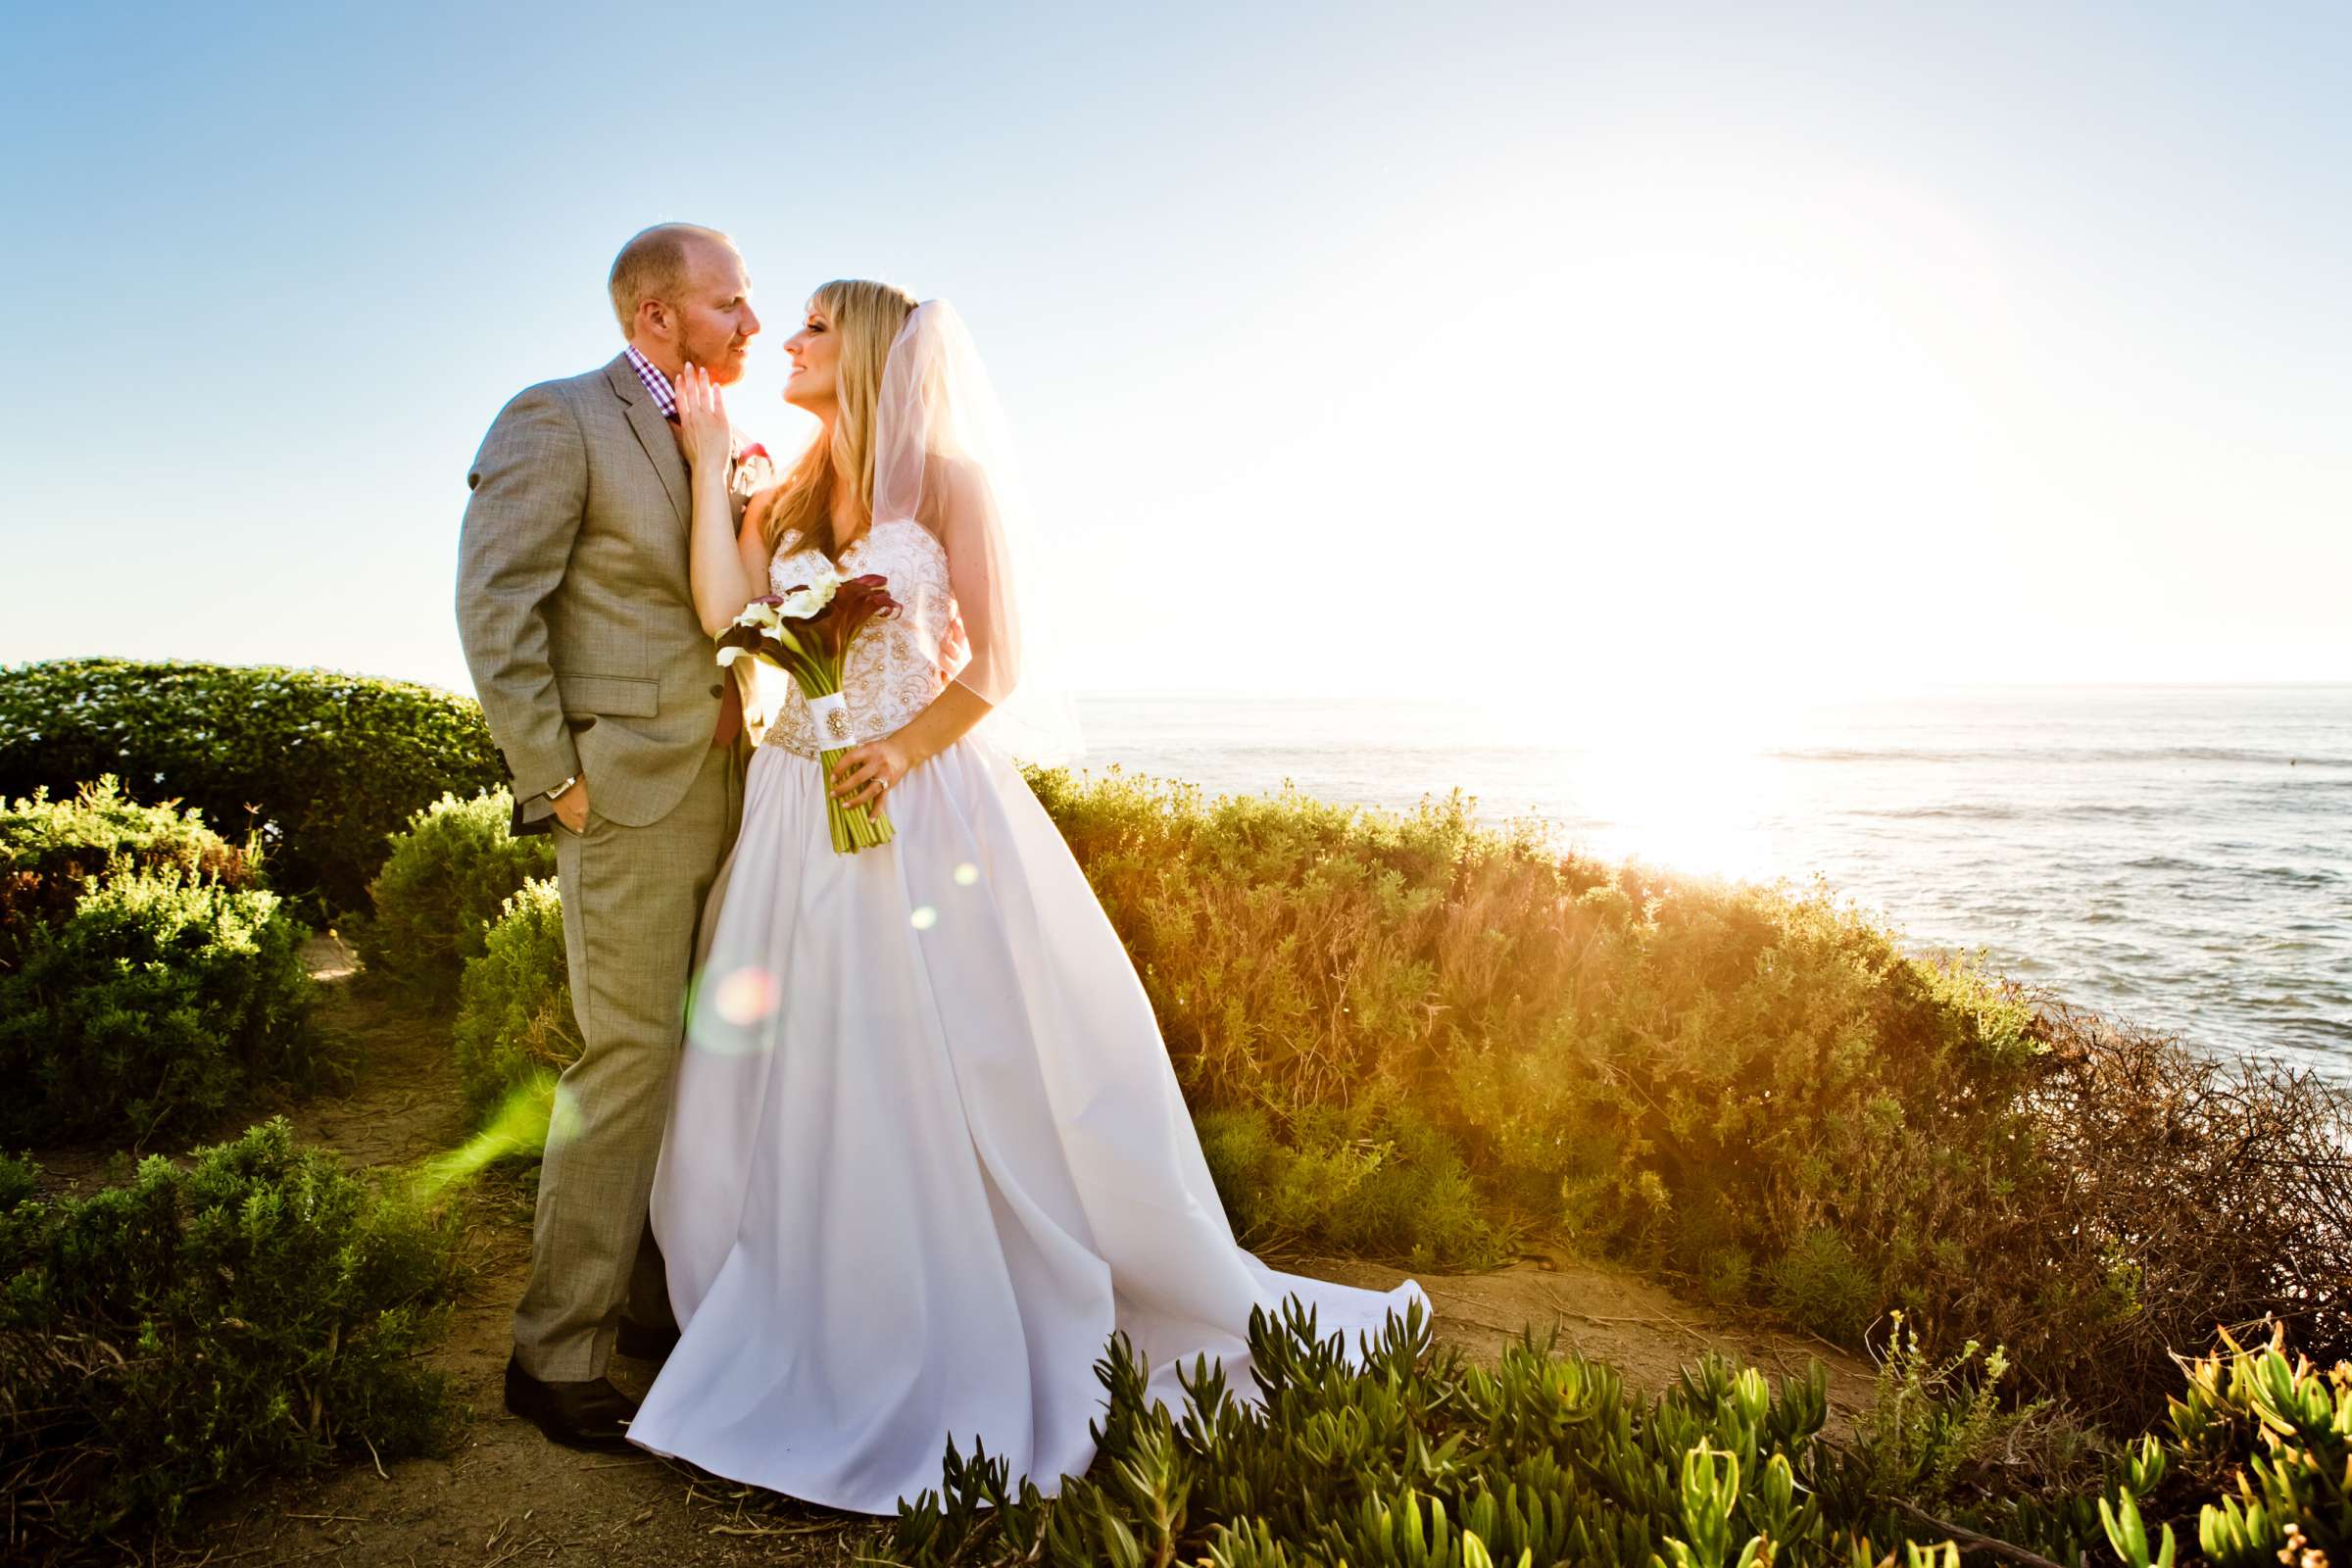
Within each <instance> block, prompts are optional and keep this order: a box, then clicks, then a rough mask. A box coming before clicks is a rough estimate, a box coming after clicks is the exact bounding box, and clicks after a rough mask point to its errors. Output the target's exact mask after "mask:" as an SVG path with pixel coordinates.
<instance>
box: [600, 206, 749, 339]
mask: <svg viewBox="0 0 2352 1568" xmlns="http://www.w3.org/2000/svg"><path fill="white" fill-rule="evenodd" d="M696 241H701V242H704V243H706V244H712V245H724V246H725V247H726V248H727V249H729V250H733V249H734V248H735V242H734V241H733V240H732V239H729V238H728V237H727V236H726V235H724V234H722V233H720V232H719V231H718V230H717V229H715V228H705V227H703V225H702V224H700V223H656V224H655V225H654V226H653V227H651V228H649V229H646V230H644V231H643V232H642V233H640V234H638V235H637V237H636V238H634V239H632V240H630V241H629V242H628V243H627V244H626V245H623V246H622V247H621V248H620V254H619V255H618V256H615V257H613V277H612V282H611V287H612V290H613V315H614V316H616V317H618V318H619V319H620V330H621V335H622V336H624V337H625V336H627V335H628V333H629V332H630V331H631V330H633V329H634V328H635V327H636V325H637V307H638V306H640V305H642V304H644V303H645V302H646V301H647V300H649V299H668V298H670V297H671V296H673V295H675V294H676V293H677V292H678V290H679V289H680V288H681V287H683V286H684V285H685V282H686V257H687V251H688V249H689V247H690V246H691V245H692V244H693V243H694V242H696Z"/></svg>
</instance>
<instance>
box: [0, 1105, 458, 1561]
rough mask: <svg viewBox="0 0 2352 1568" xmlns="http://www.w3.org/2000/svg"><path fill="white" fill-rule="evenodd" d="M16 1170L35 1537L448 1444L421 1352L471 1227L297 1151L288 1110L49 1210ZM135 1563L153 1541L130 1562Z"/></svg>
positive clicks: (4, 1246) (12, 1445)
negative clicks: (370, 1455)
mask: <svg viewBox="0 0 2352 1568" xmlns="http://www.w3.org/2000/svg"><path fill="white" fill-rule="evenodd" d="M32 1186H33V1180H32V1172H31V1171H30V1170H29V1168H28V1167H26V1166H25V1165H24V1164H22V1163H21V1162H15V1161H11V1162H8V1166H7V1169H6V1170H5V1171H4V1172H0V1280H5V1282H6V1290H5V1292H4V1293H0V1471H4V1472H5V1473H6V1474H7V1475H8V1477H9V1485H10V1514H11V1524H12V1528H13V1530H14V1531H15V1532H16V1539H17V1540H18V1541H19V1542H22V1543H26V1544H29V1543H32V1542H47V1543H51V1544H57V1543H72V1542H81V1543H91V1544H94V1543H96V1542H98V1541H100V1540H102V1539H103V1540H107V1541H112V1542H116V1543H121V1542H123V1540H124V1539H125V1538H128V1537H131V1536H134V1535H143V1534H153V1535H155V1536H158V1537H169V1536H170V1535H171V1534H172V1532H173V1531H174V1530H175V1529H176V1528H177V1527H179V1526H180V1525H181V1524H183V1523H184V1521H185V1519H186V1513H187V1508H188V1504H189V1503H190V1501H191V1500H192V1499H194V1498H196V1497H198V1496H199V1495H203V1494H205V1493H207V1492H212V1491H216V1490H219V1489H221V1488H224V1487H232V1486H235V1485H238V1484H241V1483H243V1482H245V1481H247V1480H249V1479H251V1478H254V1477H256V1476H259V1475H262V1474H266V1473H270V1472H284V1471H296V1472H299V1471H304V1470H308V1469H311V1468H313V1467H314V1466H316V1465H318V1464H319V1463H321V1462H324V1461H326V1460H328V1459H329V1458H331V1457H332V1456H334V1455H336V1454H338V1453H343V1454H357V1453H361V1452H365V1451H368V1450H369V1449H372V1451H373V1452H374V1453H376V1454H379V1455H382V1456H384V1457H386V1458H389V1457H391V1456H392V1455H394V1454H401V1453H414V1452H419V1451H426V1450H431V1449H435V1448H438V1447H440V1446H443V1445H444V1444H445V1442H446V1440H447V1439H448V1437H449V1436H450V1435H451V1433H452V1431H453V1430H454V1422H455V1420H456V1417H457V1407H456V1404H455V1401H454V1399H453V1397H452V1391H451V1390H450V1388H449V1387H448V1385H447V1383H446V1381H445V1379H443V1378H442V1376H441V1375H440V1374H438V1373H434V1372H431V1371H428V1370H426V1369H425V1368H424V1367H422V1366H420V1365H419V1364H418V1361H417V1354H418V1352H419V1350H420V1349H421V1348H423V1346H424V1345H425V1344H426V1343H427V1342H428V1341H429V1339H430V1338H431V1337H432V1335H433V1334H435V1333H436V1332H437V1331H438V1328H439V1325H440V1323H441V1320H442V1317H443V1315H444V1313H445V1311H446V1308H445V1307H444V1306H442V1305H440V1304H438V1303H441V1302H443V1301H445V1300H446V1299H447V1298H448V1296H449V1294H450V1291H451V1288H452V1285H453V1277H452V1269H453V1259H454V1256H455V1233H454V1231H453V1229H452V1228H451V1227H450V1225H449V1224H448V1223H447V1222H446V1221H437V1220H433V1219H429V1218H427V1217H426V1216H424V1215H422V1214H421V1213H419V1212H417V1211H416V1210H414V1209H412V1208H410V1207H407V1206H405V1205H404V1204H403V1203H401V1202H399V1201H394V1200H391V1199H388V1198H385V1197H381V1196H379V1195H376V1194H374V1193H372V1192H371V1191H370V1190H368V1188H366V1187H364V1186H362V1185H361V1184H360V1183H359V1182H358V1181H356V1180H354V1179H353V1178H352V1177H351V1176H349V1175H346V1174H345V1173H344V1172H343V1170H342V1169H341V1167H340V1166H339V1165H338V1164H337V1163H336V1162H335V1161H334V1160H333V1159H332V1158H331V1157H329V1156H327V1155H324V1154H321V1153H317V1152H305V1151H302V1150H298V1149H297V1148H296V1147H295V1146H294V1142H293V1136H292V1133H291V1131H290V1130H289V1128H288V1127H287V1125H286V1123H285V1122H284V1121H282V1120H279V1121H272V1122H270V1123H269V1124H267V1125H265V1126H261V1127H256V1128H254V1129H253V1130H252V1131H250V1132H248V1133H246V1134H245V1136H244V1137H242V1138H240V1139H238V1140H236V1141H235V1142H234V1143H227V1144H222V1145H220V1146H218V1147H215V1148H211V1149H204V1150H199V1151H197V1152H196V1153H195V1156H194V1161H193V1164H192V1165H190V1166H187V1167H182V1166H179V1165H175V1164H173V1163H172V1161H170V1160H168V1159H164V1158H162V1157H160V1156H158V1157H152V1158H149V1159H147V1160H145V1161H144V1162H142V1163H141V1164H140V1166H139V1168H138V1174H137V1178H136V1179H135V1180H134V1181H133V1182H131V1183H130V1184H129V1185H128V1186H125V1187H114V1188H108V1189H105V1190H103V1191H100V1192H98V1193H96V1194H94V1195H93V1196H91V1197H89V1198H86V1199H78V1200H68V1201H59V1202H55V1203H49V1202H43V1201H38V1200H37V1199H35V1198H33V1197H32V1196H31V1190H32ZM134 1555H136V1553H134Z"/></svg>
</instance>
